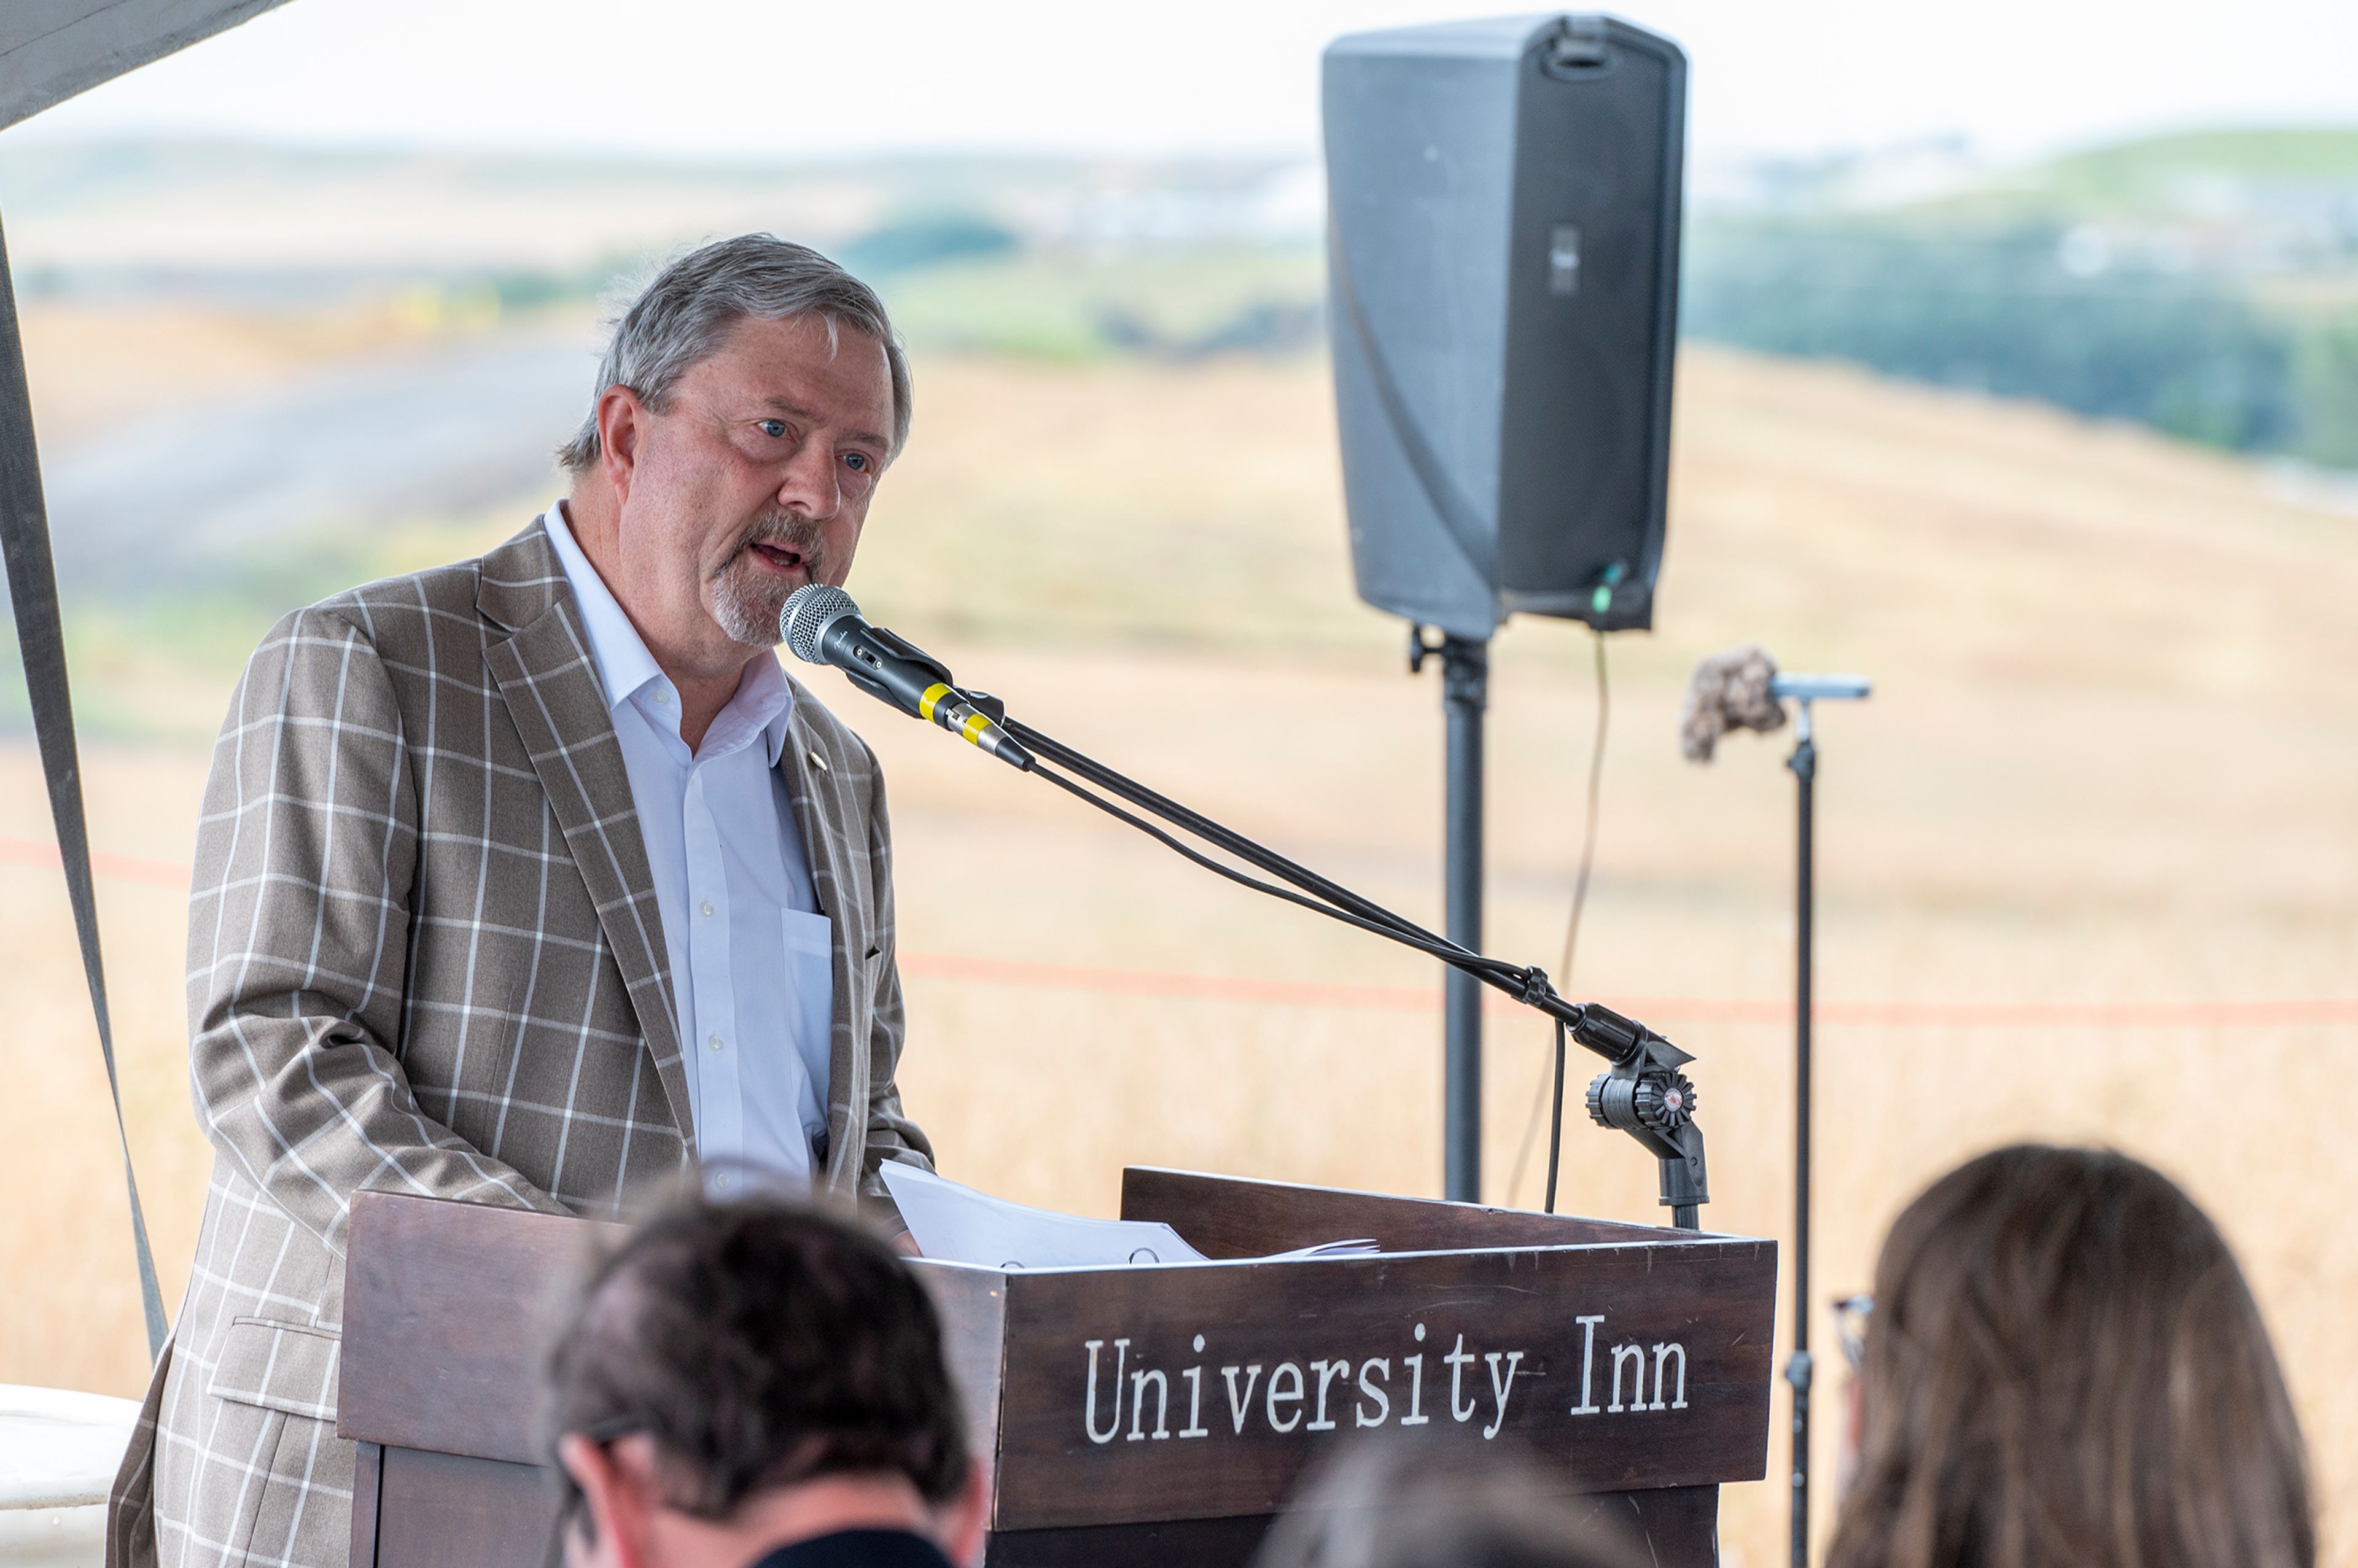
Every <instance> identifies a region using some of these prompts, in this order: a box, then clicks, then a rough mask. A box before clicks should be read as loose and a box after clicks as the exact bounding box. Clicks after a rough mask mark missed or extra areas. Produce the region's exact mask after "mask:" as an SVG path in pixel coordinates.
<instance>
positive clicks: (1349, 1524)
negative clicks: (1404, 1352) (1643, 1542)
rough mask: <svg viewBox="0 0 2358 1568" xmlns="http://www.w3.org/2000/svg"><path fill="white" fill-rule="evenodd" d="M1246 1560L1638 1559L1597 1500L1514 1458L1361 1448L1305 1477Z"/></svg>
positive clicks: (1594, 1562)
mask: <svg viewBox="0 0 2358 1568" xmlns="http://www.w3.org/2000/svg"><path fill="white" fill-rule="evenodd" d="M1254 1568H1648V1560H1647V1558H1646V1557H1645V1555H1644V1554H1642V1553H1639V1552H1633V1551H1632V1550H1631V1549H1630V1547H1629V1545H1628V1543H1627V1542H1626V1541H1623V1540H1622V1538H1621V1536H1620V1535H1619V1534H1618V1533H1617V1531H1615V1530H1613V1529H1612V1528H1611V1527H1610V1526H1608V1525H1606V1524H1605V1523H1604V1522H1602V1521H1601V1520H1600V1519H1598V1518H1597V1517H1596V1509H1595V1505H1593V1504H1590V1503H1587V1502H1585V1501H1584V1500H1583V1499H1581V1498H1567V1497H1562V1496H1558V1495H1555V1493H1554V1490H1553V1489H1552V1488H1551V1487H1549V1486H1548V1485H1547V1484H1546V1482H1545V1481H1544V1480H1543V1479H1542V1478H1541V1476H1539V1474H1538V1473H1537V1472H1535V1471H1533V1470H1532V1469H1531V1468H1529V1467H1528V1466H1526V1465H1522V1464H1520V1463H1518V1462H1516V1461H1515V1460H1514V1459H1513V1458H1512V1457H1510V1456H1508V1455H1503V1454H1495V1453H1493V1454H1484V1455H1482V1456H1481V1458H1480V1463H1479V1464H1478V1465H1477V1464H1475V1463H1472V1462H1470V1461H1468V1460H1467V1459H1466V1458H1465V1457H1464V1456H1458V1457H1456V1458H1455V1459H1453V1458H1451V1457H1449V1456H1447V1455H1444V1454H1439V1453H1436V1452H1433V1451H1430V1450H1428V1449H1426V1448H1425V1447H1423V1445H1421V1444H1399V1445H1394V1446H1389V1447H1385V1448H1373V1447H1369V1448H1363V1449H1360V1450H1359V1451H1357V1453H1354V1454H1350V1455H1348V1456H1347V1457H1346V1458H1345V1459H1344V1460H1343V1461H1342V1462H1341V1463H1340V1464H1338V1465H1336V1466H1335V1467H1334V1468H1333V1469H1331V1470H1329V1471H1328V1472H1327V1473H1326V1474H1325V1476H1322V1477H1320V1478H1319V1479H1318V1480H1316V1481H1314V1483H1313V1484H1312V1485H1311V1486H1309V1487H1306V1488H1305V1489H1304V1490H1303V1493H1302V1495H1301V1496H1300V1497H1298V1498H1295V1499H1294V1500H1293V1507H1292V1508H1291V1509H1288V1511H1287V1513H1286V1515H1285V1517H1284V1518H1282V1519H1279V1520H1278V1521H1277V1524H1276V1525H1275V1527H1274V1528H1272V1529H1271V1531H1270V1534H1269V1539H1268V1541H1266V1542H1265V1543H1264V1544H1263V1546H1262V1548H1261V1551H1260V1556H1258V1557H1257V1558H1255V1559H1254Z"/></svg>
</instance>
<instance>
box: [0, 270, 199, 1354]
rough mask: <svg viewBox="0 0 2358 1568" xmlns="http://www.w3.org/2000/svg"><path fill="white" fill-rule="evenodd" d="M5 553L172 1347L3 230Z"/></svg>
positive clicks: (0, 504) (139, 1234)
mask: <svg viewBox="0 0 2358 1568" xmlns="http://www.w3.org/2000/svg"><path fill="white" fill-rule="evenodd" d="M0 561H5V565H6V568H7V574H8V599H9V603H10V605H11V607H12V608H13V609H14V611H15V612H16V646H17V650H18V652H19V653H20V654H22V655H23V657H24V663H25V690H26V693H27V696H28V697H30V699H31V702H32V708H33V733H34V735H35V737H36V738H37V739H38V741H39V743H40V751H41V772H42V773H43V775H44V776H45V778H46V779H47V780H48V783H49V815H50V816H51V817H52V818H53V819H54V820H55V822H56V824H57V833H58V858H59V860H62V861H63V862H64V863H65V873H66V893H67V896H68V897H69V898H70V900H71V901H72V903H73V918H74V932H75V935H78V936H79V937H80V938H81V967H82V973H83V975H84V976H85V978H87V979H88V980H89V982H90V1010H91V1015H92V1017H93V1018H95V1019H96V1020H97V1021H98V1048H99V1051H100V1053H101V1054H103V1055H104V1056H105V1058H106V1087H107V1092H108V1094H109V1095H110V1096H111V1097H112V1098H113V1099H114V1132H115V1137H116V1138H117V1139H118V1140H119V1141H121V1143H122V1146H123V1184H124V1188H125V1189H126V1190H127V1191H128V1193H129V1195H130V1198H131V1240H132V1245H133V1247H134V1248H135V1249H136V1251H137V1253H138V1259H139V1302H140V1305H141V1307H142V1308H143V1309H144V1310H145V1312H146V1318H147V1354H148V1358H149V1359H150V1360H151V1361H153V1360H154V1359H155V1358H156V1357H158V1356H160V1355H161V1354H162V1353H163V1349H164V1336H165V1332H166V1330H165V1324H164V1292H163V1291H162V1290H161V1288H159V1287H158V1286H157V1282H156V1259H155V1254H154V1253H153V1252H152V1251H151V1250H150V1249H149V1248H148V1245H147V1221H146V1217H145V1216H144V1215H143V1214H142V1213H141V1212H140V1207H139V1184H138V1182H137V1180H136V1179H135V1178H134V1176H133V1175H132V1172H131V1134H130V1131H129V1130H128V1129H127V1128H126V1127H125V1126H124V1120H123V1085H122V1082H121V1080H120V1078H119V1077H118V1076H116V1073H115V1067H114V1028H113V1026H112V1025H111V1024H110V1023H109V1022H108V1020H107V1011H106V970H105V968H104V966H103V964H102V962H101V961H100V957H99V947H98V898H97V894H96V892H95V891H94V890H93V889H92V885H91V874H90V827H89V824H88V822H87V820H86V819H85V818H84V816H83V813H82V798H81V757H80V755H79V753H78V751H77V748H76V747H75V744H74V725H73V696H72V693H71V691H70V688H69V687H68V686H67V684H66V644H65V628H64V622H63V621H62V619H61V617H60V616H59V611H58V576H57V568H56V565H55V563H54V561H53V560H52V558H51V557H50V554H49V512H48V508H47V507H46V505H45V504H44V503H43V502H42V500H41V462H40V455H39V452H38V449H36V448H35V446H34V444H33V406H32V395H31V392H30V389H29V387H28V385H27V382H26V379H25V341H24V336H23V334H22V332H21V331H20V330H19V329H18V325H17V320H16V287H15V285H14V284H13V283H12V282H11V280H10V278H9V274H8V250H7V242H6V240H5V236H0Z"/></svg>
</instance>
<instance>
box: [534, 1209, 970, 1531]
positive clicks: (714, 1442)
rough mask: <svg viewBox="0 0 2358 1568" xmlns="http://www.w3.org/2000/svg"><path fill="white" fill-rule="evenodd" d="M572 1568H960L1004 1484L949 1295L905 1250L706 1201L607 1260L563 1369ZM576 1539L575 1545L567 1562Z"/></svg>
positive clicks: (554, 1359)
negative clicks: (988, 1452) (948, 1342)
mask: <svg viewBox="0 0 2358 1568" xmlns="http://www.w3.org/2000/svg"><path fill="white" fill-rule="evenodd" d="M545 1419H546V1431H547V1432H548V1433H549V1443H548V1449H549V1456H550V1461H551V1463H552V1465H554V1466H555V1467H556V1468H557V1471H558V1473H559V1475H560V1476H562V1478H563V1482H564V1486H565V1508H564V1509H563V1511H562V1512H561V1513H560V1515H559V1516H558V1520H557V1534H558V1541H557V1542H556V1543H555V1549H554V1550H552V1552H551V1558H552V1561H557V1560H561V1561H563V1562H565V1563H569V1564H571V1565H572V1568H756V1565H758V1568H946V1565H947V1564H949V1563H953V1562H956V1563H974V1562H978V1561H979V1558H980V1549H981V1544H982V1529H983V1509H984V1503H985V1500H986V1493H985V1490H984V1487H983V1480H982V1476H981V1473H980V1471H979V1468H978V1466H977V1465H975V1463H974V1460H973V1458H972V1457H971V1456H970V1455H969V1454H968V1451H967V1444H966V1429H965V1422H964V1417H963V1415H962V1414H961V1412H960V1410H959V1406H958V1400H957V1392H956V1390H954V1389H953V1388H952V1387H951V1384H950V1378H949V1369H948V1367H947V1365H946V1363H945V1361H944V1359H943V1355H942V1336H941V1326H940V1323H939V1320H938V1319H937V1318H936V1315H935V1313H934V1307H933V1303H932V1301H931V1299H930V1298H928V1297H927V1296H926V1294H925V1287H924V1286H922V1285H921V1284H919V1283H918V1282H917V1280H916V1278H915V1276H914V1274H912V1273H911V1272H910V1271H909V1270H908V1269H907V1267H906V1266H904V1265H903V1263H902V1262H901V1260H899V1259H898V1258H896V1257H895V1256H894V1255H893V1253H892V1249H891V1248H889V1247H888V1246H886V1245H885V1244H884V1243H883V1242H882V1241H881V1240H879V1239H877V1238H874V1237H871V1236H870V1235H868V1234H867V1233H865V1232H863V1231H860V1230H858V1229H856V1228H854V1227H852V1226H850V1225H849V1224H846V1223H845V1222H843V1221H841V1220H838V1219H835V1218H832V1217H827V1216H825V1215H821V1214H817V1213H816V1212H814V1211H812V1210H810V1209H807V1208H803V1207H799V1206H794V1205H790V1204H787V1203H784V1202H782V1201H779V1200H777V1199H773V1198H754V1199H750V1200H747V1201H744V1202H740V1203H736V1204H725V1205H716V1204H712V1203H708V1202H696V1203H693V1204H689V1205H687V1206H681V1207H679V1208H677V1209H676V1210H673V1211H671V1212H668V1213H666V1214H664V1215H662V1216H660V1217H657V1218H655V1219H654V1220H653V1221H652V1222H650V1223H649V1224H647V1225H646V1226H644V1227H642V1228H641V1229H639V1230H638V1231H637V1232H635V1233H634V1234H633V1236H632V1237H631V1238H630V1239H629V1240H627V1241H626V1242H624V1243H623V1244H622V1246H621V1247H620V1248H619V1249H616V1250H615V1251H614V1252H613V1253H612V1254H611V1255H610V1256H609V1257H607V1258H606V1259H605V1260H603V1261H602V1262H600V1264H599V1265H598V1267H597V1268H596V1269H595V1270H594V1271H592V1272H591V1274H590V1278H589V1280H588V1281H587V1282H586V1283H585V1285H584V1286H583V1289H582V1292H581V1294H580V1297H579V1301H578V1302H577V1303H576V1304H575V1307H574V1310H573V1312H572V1314H571V1315H570V1318H569V1321H568V1324H567V1325H566V1326H565V1328H564V1329H563V1331H562V1332H561V1333H560V1335H559V1336H558V1338H557V1349H556V1351H555V1353H554V1354H553V1355H552V1356H551V1357H550V1360H549V1368H548V1404H547V1410H546V1418H545ZM560 1553H561V1559H560Z"/></svg>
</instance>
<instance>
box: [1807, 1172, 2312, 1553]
mask: <svg viewBox="0 0 2358 1568" xmlns="http://www.w3.org/2000/svg"><path fill="white" fill-rule="evenodd" d="M1860 1376H1861V1379H1862V1381H1861V1384H1860V1390H1859V1391H1860V1401H1861V1413H1862V1415H1863V1416H1864V1418H1865V1419H1864V1421H1863V1422H1862V1428H1861V1433H1860V1454H1859V1468H1858V1476H1857V1479H1856V1480H1855V1482H1854V1483H1853V1485H1852V1487H1851V1490H1850V1493H1849V1496H1848V1497H1847V1498H1845V1499H1844V1505H1843V1511H1842V1518H1841V1520H1840V1522H1839V1524H1838V1525H1837V1526H1836V1528H1835V1530H1834V1538H1833V1544H1832V1546H1831V1547H1830V1548H1829V1550H1828V1552H1827V1554H1826V1561H1827V1563H1828V1564H1829V1565H1830V1568H1962V1565H1966V1564H1987V1565H1990V1568H2134V1565H2136V1564H2139V1563H2142V1564H2145V1565H2146V1568H2163V1565H2167V1568H2310V1564H2313V1563H2315V1562H2316V1560H2317V1534H2316V1524H2315V1519H2314V1517H2313V1515H2312V1514H2311V1512H2310V1504H2309V1480H2308V1465H2307V1459H2306V1455H2305V1454H2304V1450H2303V1445H2302V1443H2301V1437H2300V1428H2299V1424H2298V1423H2297V1422H2296V1421H2295V1420H2294V1418H2293V1409H2292V1401H2291V1400H2290V1399H2289V1398H2288V1397H2287V1394H2286V1391H2285V1385H2284V1377H2283V1374H2282V1372H2281V1371H2280V1370H2279V1369H2278V1368H2277V1357H2276V1352H2275V1350H2274V1349H2273V1348H2272V1347H2271V1346H2270V1345H2269V1343H2268V1331H2267V1326H2266V1324H2265V1323H2264V1322H2262V1320H2261V1317H2260V1311H2259V1308H2258V1306H2257V1305H2256V1304H2255V1303H2254V1302H2253V1300H2252V1293H2251V1291H2250V1290H2249V1288H2248V1287H2246V1286H2245V1284H2244V1275H2243V1271H2241V1270H2240V1269H2238V1268H2237V1267H2236V1266H2235V1259H2234V1253H2233V1252H2231V1251H2230V1250H2229V1249H2228V1247H2227V1243H2226V1241H2225V1239H2224V1238H2222V1237H2221V1236H2220V1234H2219V1230H2218V1227H2216V1226H2214V1225H2212V1223H2211V1221H2210V1218H2209V1217H2207V1216H2205V1215H2204V1214H2203V1212H2202V1211H2201V1209H2200V1208H2198V1207H2197V1206H2195V1204H2194V1201H2193V1200H2192V1199H2191V1198H2190V1197H2188V1196H2187V1195H2185V1194H2184V1193H2183V1192H2180V1190H2179V1188H2178V1186H2177V1184H2174V1183H2173V1182H2171V1181H2170V1180H2169V1177H2167V1176H2165V1175H2163V1174H2161V1173H2159V1172H2158V1171H2156V1170H2154V1169H2153V1168H2152V1167H2151V1166H2148V1165H2145V1164H2142V1163H2140V1162H2137V1161H2136V1160H2133V1159H2131V1158H2129V1157H2128V1156H2127V1155H2125V1154H2118V1153H2115V1152H2111V1151H2109V1150H2102V1149H2057V1148H2049V1147H2043V1146H2040V1145H2036V1144H2018V1145H2016V1146H2014V1147H2012V1148H2007V1149H2000V1150H1997V1151H1996V1152H1993V1153H1989V1154H1985V1155H1983V1156H1981V1157H1980V1158H1979V1159H1976V1160H1971V1161H1968V1162H1966V1163H1964V1164H1963V1165H1962V1166H1960V1167H1958V1168H1957V1169H1956V1170H1954V1171H1952V1172H1950V1173H1948V1174H1947V1175H1945V1176H1943V1177H1942V1178H1941V1179H1940V1180H1939V1181H1937V1182H1935V1183H1933V1184H1932V1185H1931V1187H1930V1188H1929V1189H1928V1190H1927V1191H1926V1192H1925V1193H1924V1194H1923V1195H1922V1196H1920V1197H1919V1198H1918V1199H1917V1200H1916V1201H1915V1202H1914V1203H1912V1204H1910V1205H1909V1206H1908V1208H1907V1210H1906V1211H1905V1212H1904V1213H1902V1214H1901V1215H1900V1217H1898V1220H1896V1221H1895V1222H1894V1223H1893V1225H1892V1227H1891V1234H1890V1236H1889V1237H1888V1238H1887V1239H1886V1240H1885V1242H1884V1244H1883V1255H1882V1258H1881V1260H1880V1261H1878V1262H1877V1265H1876V1271H1875V1311H1874V1314H1872V1315H1871V1316H1870V1317H1869V1318H1868V1320H1867V1331H1866V1361H1865V1366H1864V1368H1863V1369H1862V1371H1861V1374H1860Z"/></svg>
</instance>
